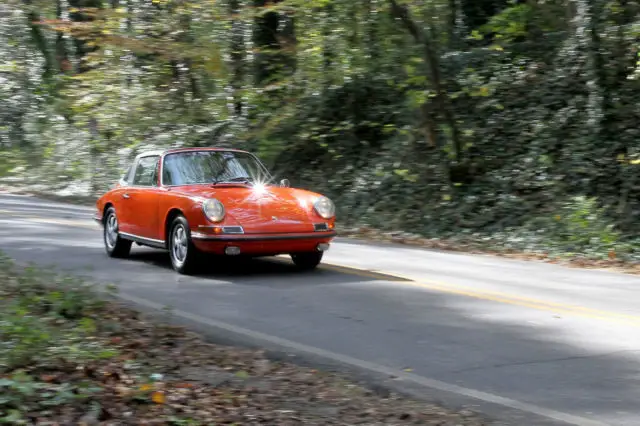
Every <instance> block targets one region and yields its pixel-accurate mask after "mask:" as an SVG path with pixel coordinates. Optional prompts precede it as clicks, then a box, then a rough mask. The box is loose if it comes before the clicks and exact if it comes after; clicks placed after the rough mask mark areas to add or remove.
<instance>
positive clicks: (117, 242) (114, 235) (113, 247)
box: [103, 207, 131, 258]
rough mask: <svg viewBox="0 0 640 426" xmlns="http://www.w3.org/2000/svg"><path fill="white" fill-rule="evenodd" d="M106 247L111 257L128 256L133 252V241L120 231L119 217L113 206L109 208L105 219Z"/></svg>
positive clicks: (104, 235)
mask: <svg viewBox="0 0 640 426" xmlns="http://www.w3.org/2000/svg"><path fill="white" fill-rule="evenodd" d="M103 237H104V248H105V250H106V251H107V254H108V255H109V256H110V257H120V258H122V257H127V256H129V253H130V252H131V241H129V240H125V239H124V238H122V237H121V236H120V234H119V233H118V217H117V216H116V210H115V209H114V208H113V207H109V208H108V209H107V213H106V214H105V219H104V229H103Z"/></svg>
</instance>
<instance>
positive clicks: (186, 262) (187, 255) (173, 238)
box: [167, 216, 200, 275]
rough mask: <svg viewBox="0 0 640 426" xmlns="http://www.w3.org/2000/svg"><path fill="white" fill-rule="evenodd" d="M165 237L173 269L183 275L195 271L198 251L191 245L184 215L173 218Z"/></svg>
mask: <svg viewBox="0 0 640 426" xmlns="http://www.w3.org/2000/svg"><path fill="white" fill-rule="evenodd" d="M167 238H168V241H167V248H168V249H169V257H170V258H171V266H172V267H173V269H174V270H175V271H176V272H178V273H179V274H183V275H190V274H193V273H195V272H196V271H197V268H198V266H199V260H200V253H199V252H198V249H197V248H196V246H194V245H193V241H192V240H191V231H190V230H189V223H188V222H187V219H185V218H184V216H178V217H176V218H175V219H174V220H173V222H172V223H171V227H170V228H169V235H168V237H167ZM180 241H181V243H179V242H180Z"/></svg>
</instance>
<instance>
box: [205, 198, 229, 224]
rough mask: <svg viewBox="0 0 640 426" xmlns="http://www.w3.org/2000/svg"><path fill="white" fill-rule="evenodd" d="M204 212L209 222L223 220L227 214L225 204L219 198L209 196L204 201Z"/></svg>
mask: <svg viewBox="0 0 640 426" xmlns="http://www.w3.org/2000/svg"><path fill="white" fill-rule="evenodd" d="M202 213H203V214H204V216H205V217H206V218H207V220H208V221H209V222H213V223H218V222H222V220H223V219H224V217H225V215H226V211H225V208H224V205H223V204H222V202H221V201H220V200H218V199H217V198H209V199H206V200H204V201H203V202H202Z"/></svg>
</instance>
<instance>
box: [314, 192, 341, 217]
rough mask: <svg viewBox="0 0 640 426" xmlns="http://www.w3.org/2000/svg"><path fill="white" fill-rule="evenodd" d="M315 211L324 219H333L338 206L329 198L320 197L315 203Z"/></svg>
mask: <svg viewBox="0 0 640 426" xmlns="http://www.w3.org/2000/svg"><path fill="white" fill-rule="evenodd" d="M313 209H314V210H315V212H316V213H317V214H318V216H320V217H321V218H323V219H327V220H329V219H331V218H333V217H335V215H336V205H335V204H334V203H333V201H331V199H329V197H325V196H324V195H323V196H320V197H318V198H317V199H316V201H315V202H314V203H313Z"/></svg>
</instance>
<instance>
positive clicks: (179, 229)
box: [171, 225, 188, 266]
mask: <svg viewBox="0 0 640 426" xmlns="http://www.w3.org/2000/svg"><path fill="white" fill-rule="evenodd" d="M187 250H188V241H187V231H186V230H185V229H184V226H182V225H176V227H175V228H173V239H172V244H171V256H172V257H173V260H174V262H175V263H176V264H177V265H178V266H182V264H183V263H184V262H185V261H186V260H187Z"/></svg>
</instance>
